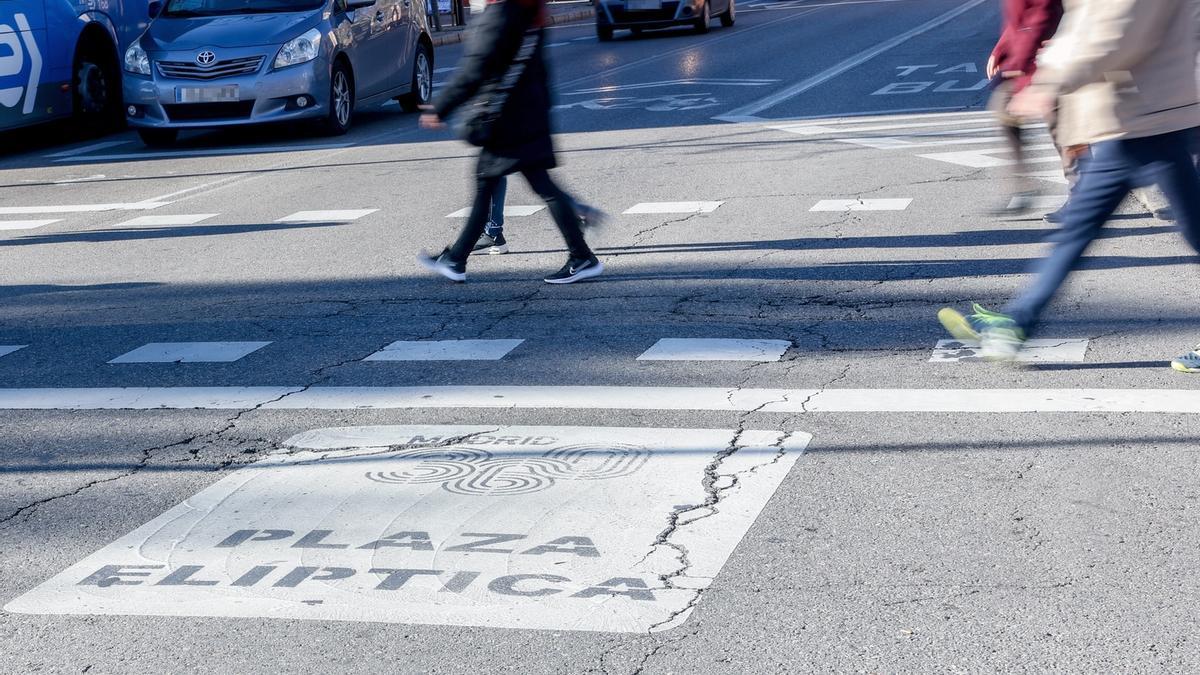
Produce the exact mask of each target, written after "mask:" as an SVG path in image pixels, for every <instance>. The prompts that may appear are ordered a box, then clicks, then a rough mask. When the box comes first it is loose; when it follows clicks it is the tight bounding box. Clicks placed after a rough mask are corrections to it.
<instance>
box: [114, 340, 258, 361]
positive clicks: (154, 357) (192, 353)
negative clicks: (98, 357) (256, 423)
mask: <svg viewBox="0 0 1200 675" xmlns="http://www.w3.org/2000/svg"><path fill="white" fill-rule="evenodd" d="M269 344H271V343H270V342H151V343H150V344H147V345H143V346H141V347H138V348H137V349H135V350H133V351H131V352H129V353H127V354H123V355H121V356H118V357H117V358H115V359H113V360H112V361H109V363H232V362H234V361H237V360H238V359H241V358H243V357H245V356H247V355H249V354H252V353H254V352H256V351H258V350H260V349H262V348H263V347H266V346H267V345H269Z"/></svg>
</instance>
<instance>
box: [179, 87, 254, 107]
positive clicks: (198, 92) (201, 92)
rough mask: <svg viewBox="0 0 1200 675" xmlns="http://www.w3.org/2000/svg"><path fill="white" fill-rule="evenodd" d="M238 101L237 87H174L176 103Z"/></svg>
mask: <svg viewBox="0 0 1200 675" xmlns="http://www.w3.org/2000/svg"><path fill="white" fill-rule="evenodd" d="M237 100H240V99H239V93H238V85H236V84H231V85H228V86H225V87H176V88H175V102H176V103H227V102H229V101H237Z"/></svg>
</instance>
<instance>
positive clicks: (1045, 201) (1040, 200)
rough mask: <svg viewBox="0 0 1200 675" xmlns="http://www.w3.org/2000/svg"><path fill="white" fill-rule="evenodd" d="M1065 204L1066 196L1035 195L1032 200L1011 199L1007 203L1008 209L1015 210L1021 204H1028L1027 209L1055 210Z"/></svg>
mask: <svg viewBox="0 0 1200 675" xmlns="http://www.w3.org/2000/svg"><path fill="white" fill-rule="evenodd" d="M1066 203H1067V195H1037V196H1035V197H1032V198H1023V197H1013V198H1012V199H1010V200H1009V201H1008V208H1010V209H1015V208H1017V207H1018V206H1021V205H1022V204H1028V208H1029V209H1031V210H1032V209H1057V208H1059V207H1061V206H1062V205H1064V204H1066Z"/></svg>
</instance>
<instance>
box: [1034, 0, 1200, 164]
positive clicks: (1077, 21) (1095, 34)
mask: <svg viewBox="0 0 1200 675" xmlns="http://www.w3.org/2000/svg"><path fill="white" fill-rule="evenodd" d="M1198 21H1200V2H1198V0H1070V1H1068V2H1067V3H1066V15H1065V17H1064V20H1063V26H1062V28H1061V29H1060V31H1059V34H1058V35H1056V36H1055V37H1054V39H1053V40H1052V41H1051V43H1050V45H1049V46H1048V47H1047V48H1046V50H1045V51H1044V52H1043V54H1042V56H1041V57H1040V58H1039V59H1038V72H1037V75H1036V76H1035V77H1034V80H1033V83H1034V85H1035V86H1038V87H1045V88H1049V89H1051V90H1052V91H1054V92H1055V93H1057V94H1058V95H1059V97H1060V99H1059V107H1060V117H1059V129H1060V131H1059V133H1060V138H1059V142H1060V143H1061V144H1062V145H1078V144H1084V143H1095V142H1098V141H1105V140H1113V139H1117V138H1142V137H1145V136H1156V135H1159V134H1165V133H1170V132H1172V131H1180V130H1182V129H1190V128H1193V127H1200V93H1198V91H1197V82H1196V63H1197V52H1198V50H1200V39H1198V37H1197V29H1198V27H1200V23H1198Z"/></svg>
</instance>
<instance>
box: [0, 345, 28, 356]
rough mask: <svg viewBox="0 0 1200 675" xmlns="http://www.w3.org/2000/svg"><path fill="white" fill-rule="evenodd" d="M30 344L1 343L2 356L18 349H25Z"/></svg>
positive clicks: (0, 353) (0, 351) (0, 352)
mask: <svg viewBox="0 0 1200 675" xmlns="http://www.w3.org/2000/svg"><path fill="white" fill-rule="evenodd" d="M28 346H29V345H0V356H8V355H9V354H11V353H13V352H15V351H17V350H18V349H24V348H26V347H28Z"/></svg>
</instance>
